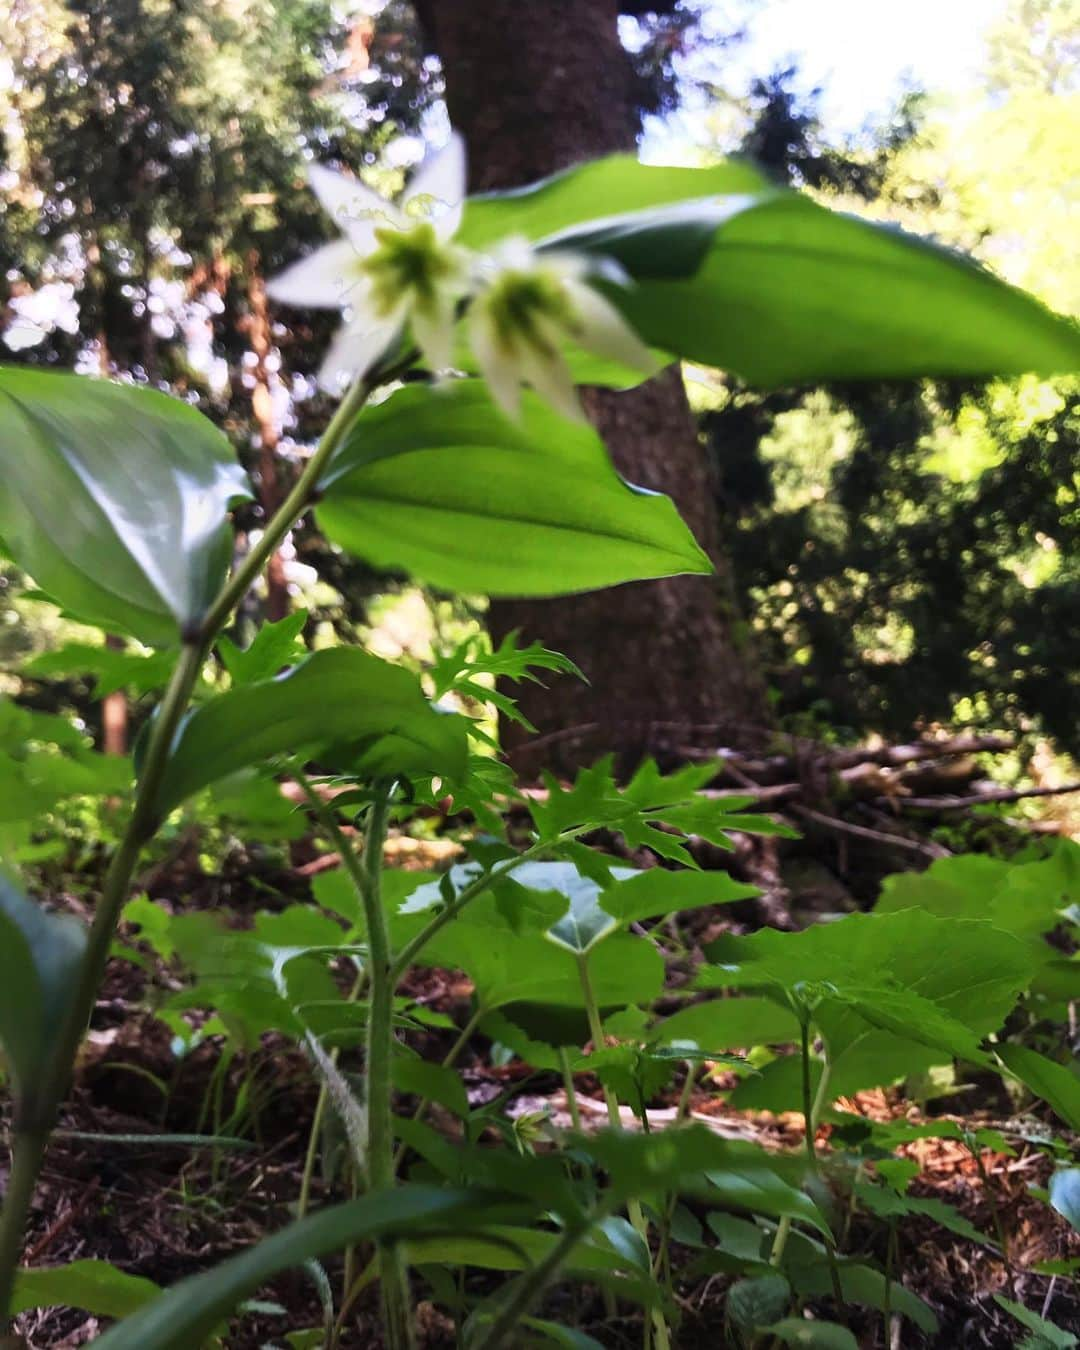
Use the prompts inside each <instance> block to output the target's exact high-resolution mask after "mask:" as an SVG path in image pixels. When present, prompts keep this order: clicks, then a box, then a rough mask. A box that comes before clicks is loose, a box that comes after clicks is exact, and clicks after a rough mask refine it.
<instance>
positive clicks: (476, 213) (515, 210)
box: [458, 154, 768, 248]
mask: <svg viewBox="0 0 1080 1350" xmlns="http://www.w3.org/2000/svg"><path fill="white" fill-rule="evenodd" d="M767 187H768V182H767V180H766V179H765V178H764V177H763V176H762V175H761V173H759V172H758V170H757V169H755V168H753V167H752V165H750V164H746V163H741V162H739V161H737V160H732V161H728V162H727V163H723V164H714V165H711V166H710V167H708V168H705V169H686V168H679V167H673V166H667V165H652V164H642V163H641V162H640V161H639V160H638V158H637V156H636V155H626V154H623V155H609V156H607V157H606V158H604V159H597V160H592V161H590V162H588V163H586V164H581V165H578V166H577V167H575V168H572V169H567V170H565V171H564V172H562V173H558V174H554V175H553V176H552V177H550V178H545V179H542V180H541V181H540V182H538V183H530V184H529V185H528V186H527V187H522V188H515V189H512V190H511V191H509V192H492V193H485V194H482V195H480V196H476V197H470V198H469V200H468V202H467V203H466V206H465V218H464V220H463V222H462V225H461V229H460V231H459V234H458V237H459V238H460V239H461V241H462V242H463V243H466V244H468V245H469V246H470V247H472V248H482V247H484V246H485V245H490V244H493V243H496V242H497V241H498V240H500V239H505V238H506V236H507V235H511V234H517V235H524V237H525V238H526V239H532V240H539V239H545V238H548V237H550V236H553V235H558V234H559V233H561V232H562V231H564V230H574V231H577V230H579V229H580V228H581V227H582V226H583V225H592V226H594V227H595V224H596V222H597V221H602V220H604V219H606V218H610V217H612V216H615V215H618V216H622V217H625V216H627V215H637V214H640V213H642V212H646V211H648V210H650V209H651V208H655V207H665V206H672V205H677V204H679V203H682V202H686V201H688V200H694V199H700V198H705V197H712V198H715V197H726V196H731V195H733V194H739V193H758V192H761V191H762V190H764V189H766V188H767Z"/></svg>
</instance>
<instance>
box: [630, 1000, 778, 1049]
mask: <svg viewBox="0 0 1080 1350" xmlns="http://www.w3.org/2000/svg"><path fill="white" fill-rule="evenodd" d="M652 1036H653V1038H654V1039H655V1040H656V1041H658V1042H659V1043H660V1044H661V1045H676V1044H679V1043H685V1042H690V1043H692V1044H694V1045H697V1046H700V1047H701V1049H702V1050H734V1049H748V1048H749V1047H750V1046H752V1045H779V1044H788V1043H790V1042H794V1041H797V1040H798V1039H799V1019H798V1018H797V1017H796V1016H795V1014H794V1013H793V1012H792V1011H791V1009H790V1008H787V1007H785V1006H784V1005H783V1004H781V1003H777V1002H775V1001H774V1000H773V999H769V998H759V997H756V996H754V995H750V996H748V997H745V998H721V999H710V1000H709V1001H708V1002H707V1003H695V1004H694V1005H693V1007H690V1008H682V1009H680V1011H679V1012H677V1013H674V1014H672V1016H671V1017H666V1018H664V1020H663V1021H662V1022H661V1023H660V1024H659V1026H658V1027H655V1028H654V1029H653V1032H652Z"/></svg>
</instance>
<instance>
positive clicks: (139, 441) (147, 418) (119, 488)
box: [0, 367, 250, 645]
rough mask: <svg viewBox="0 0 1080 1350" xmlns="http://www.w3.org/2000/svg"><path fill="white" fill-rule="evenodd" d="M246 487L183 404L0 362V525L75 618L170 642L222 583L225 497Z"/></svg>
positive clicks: (225, 446)
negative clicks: (16, 367)
mask: <svg viewBox="0 0 1080 1350" xmlns="http://www.w3.org/2000/svg"><path fill="white" fill-rule="evenodd" d="M247 496H250V491H249V488H248V484H247V479H246V477H245V475H244V472H243V470H242V469H241V467H240V465H239V464H238V463H237V460H236V457H235V455H234V454H233V452H232V449H231V447H230V445H229V443H228V441H227V440H226V439H225V437H224V436H223V435H222V434H221V433H220V432H219V431H217V430H216V429H215V428H214V427H213V426H212V425H211V423H210V422H208V421H207V420H206V418H205V417H203V416H202V415H201V414H200V413H198V412H197V411H196V410H195V409H194V408H192V407H190V406H189V405H188V404H186V403H181V402H180V401H179V400H177V399H172V398H167V397H166V396H165V395H163V394H159V393H156V392H154V391H153V390H148V389H137V388H132V387H131V386H126V385H119V384H112V383H110V382H108V381H105V380H90V379H86V378H84V377H81V376H77V375H61V374H55V373H46V372H42V371H37V370H28V369H22V368H19V369H15V368H12V367H4V368H0V538H2V539H3V541H4V543H5V545H6V546H7V548H8V549H9V550H10V552H11V554H12V556H13V557H14V558H15V560H16V561H17V562H18V563H19V565H20V566H21V567H24V568H25V569H26V570H27V571H28V572H29V573H31V575H32V576H33V577H34V579H35V580H36V581H37V582H38V584H39V585H40V586H41V587H42V588H43V589H44V590H45V591H47V592H48V594H49V595H50V596H51V597H52V598H53V599H55V600H56V601H57V602H58V603H59V604H61V605H63V606H64V607H65V608H67V609H69V610H71V611H73V612H74V613H75V614H77V615H78V616H79V617H80V618H84V619H87V620H89V621H90V622H93V623H96V624H98V625H100V626H101V627H107V628H109V629H111V630H114V631H119V632H128V633H133V634H134V635H135V636H136V637H138V638H140V639H141V640H142V641H144V642H147V643H150V644H152V645H165V644H169V643H173V642H176V641H177V640H178V637H179V634H180V632H181V630H183V629H185V628H188V627H190V626H192V625H195V624H197V623H198V622H199V620H200V619H201V618H202V616H203V614H204V613H205V611H206V609H207V608H208V606H209V604H210V602H211V601H212V600H213V598H214V596H215V595H216V594H217V592H218V590H219V588H220V586H221V583H222V580H223V579H224V576H225V572H226V570H227V568H228V564H229V558H230V556H231V548H232V532H231V530H230V528H229V521H228V515H227V513H228V509H229V505H230V503H231V502H233V501H234V500H236V499H238V498H242V497H247Z"/></svg>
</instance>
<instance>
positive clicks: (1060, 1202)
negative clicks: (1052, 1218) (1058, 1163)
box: [1050, 1167, 1080, 1233]
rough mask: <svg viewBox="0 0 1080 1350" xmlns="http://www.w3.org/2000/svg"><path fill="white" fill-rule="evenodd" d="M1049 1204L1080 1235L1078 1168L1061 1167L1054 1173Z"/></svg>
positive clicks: (1079, 1174) (1079, 1179) (1079, 1180)
mask: <svg viewBox="0 0 1080 1350" xmlns="http://www.w3.org/2000/svg"><path fill="white" fill-rule="evenodd" d="M1050 1203H1051V1204H1052V1205H1053V1207H1054V1208H1055V1209H1056V1210H1057V1212H1058V1213H1059V1214H1060V1215H1061V1216H1062V1218H1064V1219H1067V1220H1068V1221H1069V1223H1071V1224H1072V1226H1073V1227H1074V1228H1075V1229H1076V1231H1077V1232H1078V1233H1080V1167H1062V1168H1060V1169H1059V1170H1058V1171H1056V1172H1055V1173H1054V1175H1053V1176H1052V1177H1051V1178H1050Z"/></svg>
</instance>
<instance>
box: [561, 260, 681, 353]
mask: <svg viewBox="0 0 1080 1350" xmlns="http://www.w3.org/2000/svg"><path fill="white" fill-rule="evenodd" d="M565 286H566V291H567V294H568V295H569V297H570V299H571V301H572V302H573V305H574V308H575V309H576V310H577V312H578V315H579V316H580V319H581V333H580V335H579V336H577V343H578V346H580V347H583V348H584V349H585V350H586V351H589V352H595V353H596V355H597V356H604V357H607V359H608V360H609V361H621V362H622V363H623V365H626V366H632V367H633V369H635V370H640V371H642V372H643V373H644V374H646V375H655V374H656V372H657V371H658V370H659V369H660V368H661V363H660V362H659V361H658V360H657V359H656V357H655V356H654V355H653V354H652V352H651V351H649V349H648V347H646V345H645V344H644V342H642V340H641V339H640V338H639V337H638V335H637V333H635V332H634V330H633V328H632V327H631V326H630V324H629V323H627V321H626V320H625V319H624V318H623V316H622V314H620V312H619V311H618V310H617V309H616V308H615V306H614V305H613V304H612V303H611V301H610V300H608V299H607V298H606V297H605V296H603V295H601V294H600V292H599V291H594V290H593V288H592V287H591V286H589V285H587V284H585V283H584V282H578V281H567V282H566V283H565Z"/></svg>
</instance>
